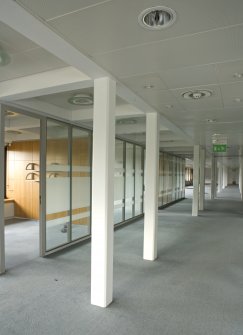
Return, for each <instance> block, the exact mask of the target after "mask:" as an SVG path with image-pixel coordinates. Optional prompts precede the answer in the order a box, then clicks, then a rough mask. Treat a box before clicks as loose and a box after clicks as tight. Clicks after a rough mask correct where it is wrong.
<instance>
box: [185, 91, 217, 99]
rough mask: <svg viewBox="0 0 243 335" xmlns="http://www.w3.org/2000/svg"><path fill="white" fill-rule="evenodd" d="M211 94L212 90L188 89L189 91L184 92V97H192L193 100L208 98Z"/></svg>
mask: <svg viewBox="0 0 243 335" xmlns="http://www.w3.org/2000/svg"><path fill="white" fill-rule="evenodd" d="M211 96H212V92H211V91H207V90H197V91H188V92H184V93H182V97H183V98H184V99H192V100H199V99H202V98H208V97H211Z"/></svg>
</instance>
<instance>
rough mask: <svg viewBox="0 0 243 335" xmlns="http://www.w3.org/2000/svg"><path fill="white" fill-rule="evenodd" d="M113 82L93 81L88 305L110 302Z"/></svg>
mask: <svg viewBox="0 0 243 335" xmlns="http://www.w3.org/2000/svg"><path fill="white" fill-rule="evenodd" d="M115 99H116V83H115V82H114V81H113V80H111V79H109V78H100V79H96V80H95V81H94V124H93V163H92V244H91V304H93V305H97V306H100V307H106V306H108V305H109V304H110V303H111V302H112V299H113V235H114V226H113V216H114V159H115V101H116V100H115Z"/></svg>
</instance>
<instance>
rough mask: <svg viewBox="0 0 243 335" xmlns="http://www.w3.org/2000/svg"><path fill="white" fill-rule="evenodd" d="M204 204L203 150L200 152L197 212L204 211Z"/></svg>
mask: <svg viewBox="0 0 243 335" xmlns="http://www.w3.org/2000/svg"><path fill="white" fill-rule="evenodd" d="M204 203H205V149H201V150H200V194H199V210H200V211H203V210H204Z"/></svg>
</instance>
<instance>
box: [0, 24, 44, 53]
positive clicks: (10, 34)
mask: <svg viewBox="0 0 243 335" xmlns="http://www.w3.org/2000/svg"><path fill="white" fill-rule="evenodd" d="M0 46H2V47H3V48H4V49H5V51H6V52H8V53H10V54H13V53H18V52H23V51H26V50H29V49H34V48H37V47H38V45H36V44H35V43H33V42H31V41H30V40H29V39H27V38H25V37H24V36H22V35H21V34H19V33H18V32H16V31H15V30H13V29H11V28H10V27H8V26H7V25H6V24H4V23H2V22H0Z"/></svg>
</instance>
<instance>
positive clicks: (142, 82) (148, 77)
mask: <svg viewBox="0 0 243 335" xmlns="http://www.w3.org/2000/svg"><path fill="white" fill-rule="evenodd" d="M121 81H122V82H123V83H124V84H125V85H127V86H128V87H129V88H131V89H132V90H133V91H134V92H138V91H141V90H148V89H146V88H145V86H148V85H150V86H153V87H152V88H151V90H152V89H155V90H162V89H166V88H167V87H166V86H165V84H164V83H163V81H162V80H161V77H160V76H159V75H158V74H156V73H149V74H144V75H141V76H134V77H128V78H122V79H121ZM149 90H150V89H149Z"/></svg>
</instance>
